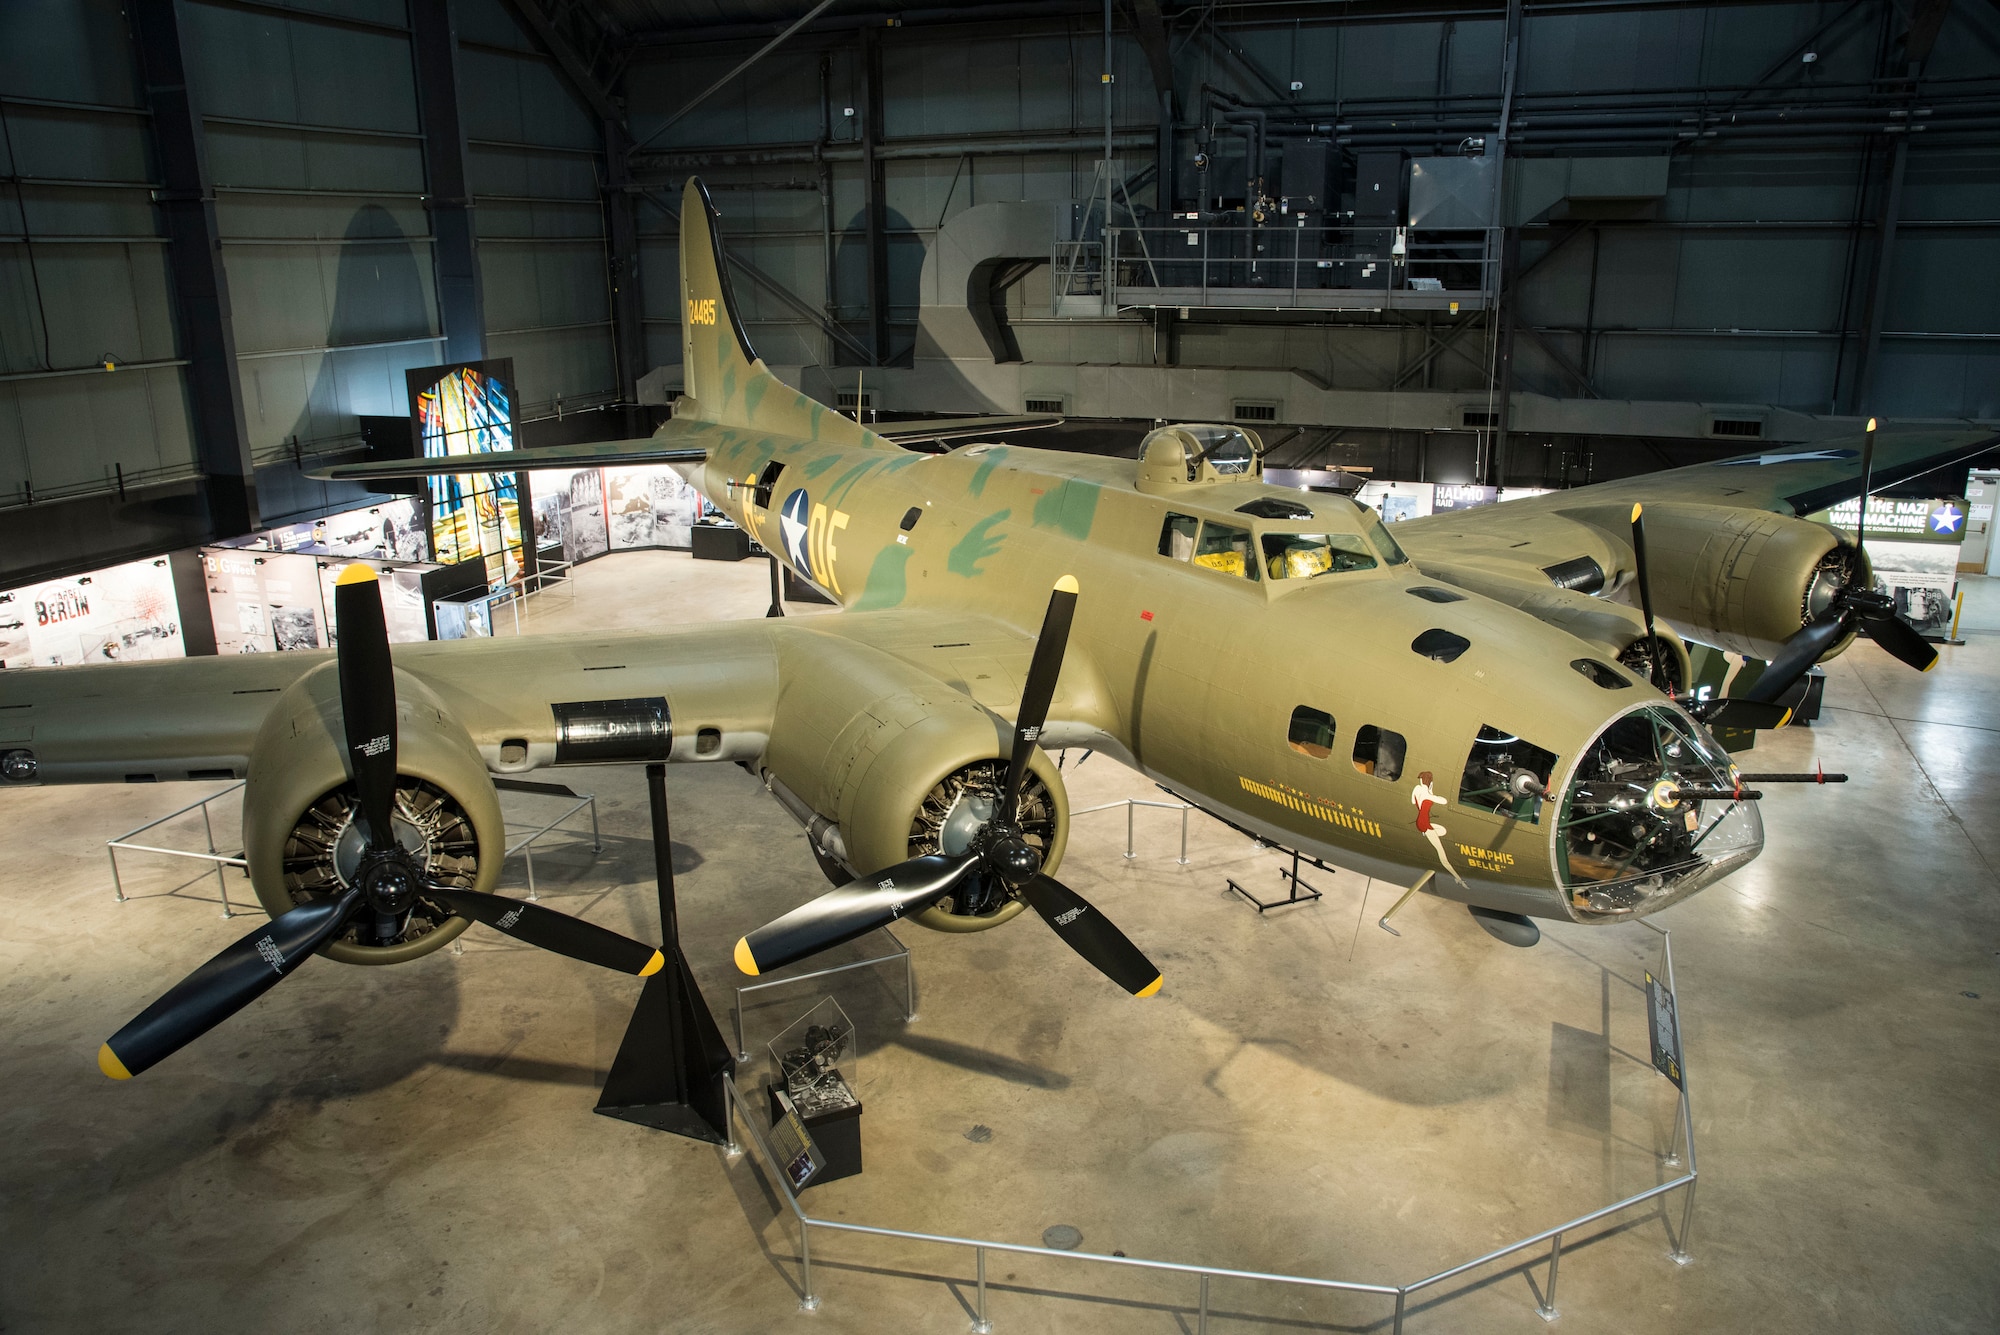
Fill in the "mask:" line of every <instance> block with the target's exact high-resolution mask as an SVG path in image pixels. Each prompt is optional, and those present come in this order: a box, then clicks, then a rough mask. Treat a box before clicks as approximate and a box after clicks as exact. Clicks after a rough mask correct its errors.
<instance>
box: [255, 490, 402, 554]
mask: <svg viewBox="0 0 2000 1335" xmlns="http://www.w3.org/2000/svg"><path fill="white" fill-rule="evenodd" d="M216 546H218V547H235V548H241V549H247V550H252V551H261V552H309V553H311V554H312V555H315V556H345V557H349V558H355V559H360V558H371V559H374V560H379V561H428V560H429V559H430V551H431V545H430V535H429V534H428V533H426V532H425V525H424V516H423V503H422V502H421V501H419V500H418V499H417V498H416V497H414V496H409V497H404V498H403V499H400V500H393V501H383V502H382V503H380V504H379V505H365V506H361V507H359V508H358V509H353V510H343V511H341V512H340V513H339V514H331V515H327V516H326V517H325V518H323V519H308V520H305V521H304V522H302V523H297V524H285V525H282V526H280V527H278V528H267V529H262V530H260V531H258V532H256V533H252V534H249V535H248V536H245V537H241V538H228V539H225V540H223V541H221V542H218V543H217V544H216Z"/></svg>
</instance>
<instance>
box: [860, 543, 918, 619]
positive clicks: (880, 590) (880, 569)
mask: <svg viewBox="0 0 2000 1335" xmlns="http://www.w3.org/2000/svg"><path fill="white" fill-rule="evenodd" d="M909 564H910V549H909V548H908V547H905V546H903V545H902V544H901V543H894V542H892V543H890V544H889V545H888V546H887V547H884V548H883V549H882V550H881V551H879V552H877V553H875V563H874V564H873V565H871V566H869V567H868V585H867V587H866V588H864V589H863V590H862V591H861V597H860V599H859V600H858V601H857V602H856V603H855V604H854V609H855V610H856V611H857V612H866V611H869V610H871V609H873V608H880V607H899V606H901V605H902V602H903V595H904V594H906V593H907V592H909V587H908V583H907V577H906V575H905V567H907V566H908V565H909Z"/></svg>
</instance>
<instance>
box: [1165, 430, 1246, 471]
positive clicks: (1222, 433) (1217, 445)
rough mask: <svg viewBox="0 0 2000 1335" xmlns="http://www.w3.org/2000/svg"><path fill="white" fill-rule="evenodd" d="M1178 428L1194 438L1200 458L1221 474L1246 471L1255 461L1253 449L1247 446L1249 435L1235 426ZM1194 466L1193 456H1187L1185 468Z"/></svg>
mask: <svg viewBox="0 0 2000 1335" xmlns="http://www.w3.org/2000/svg"><path fill="white" fill-rule="evenodd" d="M1182 429H1183V430H1184V431H1186V432H1187V433H1188V434H1189V435H1190V436H1193V437H1194V442H1195V445H1196V446H1197V447H1199V448H1198V453H1199V454H1200V456H1201V459H1202V461H1203V462H1204V463H1206V464H1208V466H1209V467H1211V468H1213V469H1214V470H1215V471H1216V472H1218V473H1220V474H1222V475H1223V476H1224V477H1229V476H1232V475H1241V474H1244V473H1248V472H1249V471H1250V467H1251V465H1252V464H1254V463H1255V462H1256V461H1257V451H1256V450H1255V449H1254V448H1253V447H1252V446H1251V444H1250V437H1249V436H1247V435H1245V434H1244V433H1243V431H1242V430H1241V429H1239V428H1237V427H1233V426H1190V427H1183V428H1182ZM1194 466H1195V464H1194V457H1193V456H1189V467H1190V468H1193V467H1194Z"/></svg>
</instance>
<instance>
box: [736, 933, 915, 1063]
mask: <svg viewBox="0 0 2000 1335" xmlns="http://www.w3.org/2000/svg"><path fill="white" fill-rule="evenodd" d="M881 931H882V935H884V936H886V937H888V938H889V944H890V945H891V946H892V947H894V948H893V949H892V950H890V951H889V953H888V954H886V955H870V956H869V957H868V958H867V959H860V960H854V961H851V962H850V963H847V964H836V965H834V966H832V967H831V968H827V969H814V970H813V971H812V972H811V973H800V974H793V975H792V976H791V977H789V978H767V979H765V980H764V981H762V982H759V983H745V984H742V985H741V986H739V987H738V988H737V989H736V1060H737V1061H739V1062H747V1061H749V1060H750V1049H749V1047H748V1046H747V1045H746V1044H745V1043H744V1041H743V997H744V995H745V994H746V993H750V992H762V991H765V990H767V989H769V988H773V987H787V986H789V985H791V984H793V983H804V982H808V981H810V980H812V979H814V978H827V977H830V976H832V975H833V974H837V973H846V972H848V971H849V970H850V969H865V968H868V967H869V966H870V965H875V964H889V963H892V962H893V961H895V960H901V961H902V962H903V1023H905V1024H908V1023H910V1022H911V1021H913V1020H915V1019H916V1018H917V980H916V975H915V973H914V972H913V971H912V970H911V968H910V948H909V947H908V946H906V945H904V944H903V943H902V941H901V940H900V939H899V938H898V937H897V936H896V934H895V933H894V932H892V931H890V930H889V929H888V928H887V927H884V928H882V929H881Z"/></svg>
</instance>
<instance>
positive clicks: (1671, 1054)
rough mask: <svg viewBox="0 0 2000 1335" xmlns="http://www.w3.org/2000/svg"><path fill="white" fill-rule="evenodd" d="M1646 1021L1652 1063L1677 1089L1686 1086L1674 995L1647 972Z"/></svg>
mask: <svg viewBox="0 0 2000 1335" xmlns="http://www.w3.org/2000/svg"><path fill="white" fill-rule="evenodd" d="M1646 1020H1647V1027H1648V1028H1649V1029H1651V1031H1652V1035H1653V1065H1654V1066H1656V1067H1658V1068H1659V1071H1660V1074H1661V1075H1663V1076H1665V1077H1666V1078H1667V1079H1669V1080H1671V1081H1673V1082H1674V1088H1675V1089H1685V1088H1686V1086H1685V1085H1684V1084H1682V1083H1681V1021H1680V1016H1679V1015H1678V1014H1677V1013H1676V1012H1675V1010H1674V994H1673V993H1672V992H1669V991H1668V990H1667V989H1666V987H1665V986H1664V985H1663V984H1662V983H1661V982H1660V980H1659V979H1657V978H1655V977H1653V975H1652V974H1650V973H1649V974H1647V975H1646Z"/></svg>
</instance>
